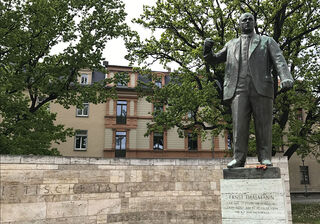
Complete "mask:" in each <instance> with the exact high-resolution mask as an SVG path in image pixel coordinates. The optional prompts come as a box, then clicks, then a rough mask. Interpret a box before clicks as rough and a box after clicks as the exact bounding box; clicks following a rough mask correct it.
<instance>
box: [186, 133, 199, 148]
mask: <svg viewBox="0 0 320 224" xmlns="http://www.w3.org/2000/svg"><path fill="white" fill-rule="evenodd" d="M188 150H198V135H197V134H192V133H188Z"/></svg>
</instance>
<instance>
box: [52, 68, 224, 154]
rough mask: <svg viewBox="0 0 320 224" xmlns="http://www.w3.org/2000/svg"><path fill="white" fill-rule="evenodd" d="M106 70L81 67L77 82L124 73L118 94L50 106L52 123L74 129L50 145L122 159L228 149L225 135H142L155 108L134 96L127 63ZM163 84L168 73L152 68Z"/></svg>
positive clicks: (170, 132) (173, 132)
mask: <svg viewBox="0 0 320 224" xmlns="http://www.w3.org/2000/svg"><path fill="white" fill-rule="evenodd" d="M107 69H108V73H107V74H102V73H100V72H95V71H90V70H82V71H81V77H80V78H79V82H80V83H81V84H83V85H90V84H91V83H92V82H95V81H99V80H101V79H103V78H111V77H113V76H114V75H115V74H116V73H125V74H126V75H127V76H128V82H127V83H126V84H124V83H118V84H117V95H118V97H117V99H108V100H107V102H106V103H102V104H98V105H94V104H91V103H84V105H83V108H81V109H80V108H76V107H70V108H69V109H64V108H63V107H62V106H60V105H58V104H52V105H50V110H51V112H54V113H57V120H56V122H57V123H59V124H64V125H65V126H66V127H72V128H74V129H75V130H76V135H75V136H74V137H73V138H68V140H67V142H65V143H60V144H59V145H58V144H55V145H54V146H53V147H56V148H58V150H59V151H60V152H61V154H62V155H64V156H89V157H108V158H112V157H125V158H219V157H224V156H226V152H228V141H227V137H226V136H227V135H225V134H224V133H222V134H221V135H220V136H209V137H208V138H207V139H205V140H202V139H201V138H200V137H198V138H197V139H195V138H194V137H192V136H191V135H187V136H186V137H185V138H179V136H178V133H177V130H176V129H170V130H168V131H165V132H164V133H152V134H151V135H149V136H145V133H146V132H147V123H148V122H150V121H152V119H153V116H152V112H154V110H155V108H154V105H153V104H152V103H149V102H147V101H146V99H145V98H139V97H138V95H137V92H136V90H135V87H136V86H137V83H138V80H139V79H140V77H139V74H138V73H136V72H133V70H132V67H127V66H116V65H109V66H108V67H107ZM154 74H156V75H157V76H158V77H160V81H158V83H156V84H157V85H158V86H159V87H162V86H164V85H166V82H167V80H168V79H167V78H166V77H167V76H169V72H154Z"/></svg>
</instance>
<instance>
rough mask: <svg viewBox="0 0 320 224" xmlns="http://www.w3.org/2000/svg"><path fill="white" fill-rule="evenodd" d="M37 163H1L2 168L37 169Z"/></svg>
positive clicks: (0, 168) (0, 167)
mask: <svg viewBox="0 0 320 224" xmlns="http://www.w3.org/2000/svg"><path fill="white" fill-rule="evenodd" d="M35 169H37V165H36V164H0V170H1V171H2V170H35Z"/></svg>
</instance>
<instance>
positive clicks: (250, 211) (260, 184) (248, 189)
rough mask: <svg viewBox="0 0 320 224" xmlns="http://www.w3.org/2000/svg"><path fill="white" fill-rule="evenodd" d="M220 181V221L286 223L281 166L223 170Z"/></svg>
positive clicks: (225, 222)
mask: <svg viewBox="0 0 320 224" xmlns="http://www.w3.org/2000/svg"><path fill="white" fill-rule="evenodd" d="M223 176H224V179H222V180H220V188H221V212H222V223H223V224H231V223H237V224H260V223H261V224H262V223H268V224H287V223H288V217H287V208H286V192H285V186H284V182H283V180H282V179H281V178H280V169H279V168H278V167H270V168H268V169H266V170H262V169H255V168H235V169H224V170H223Z"/></svg>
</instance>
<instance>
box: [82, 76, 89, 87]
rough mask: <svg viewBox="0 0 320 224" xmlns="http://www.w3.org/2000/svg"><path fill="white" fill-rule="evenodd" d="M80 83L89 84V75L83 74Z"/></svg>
mask: <svg viewBox="0 0 320 224" xmlns="http://www.w3.org/2000/svg"><path fill="white" fill-rule="evenodd" d="M80 84H81V85H88V84H89V75H88V74H85V73H84V74H81V77H80Z"/></svg>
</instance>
